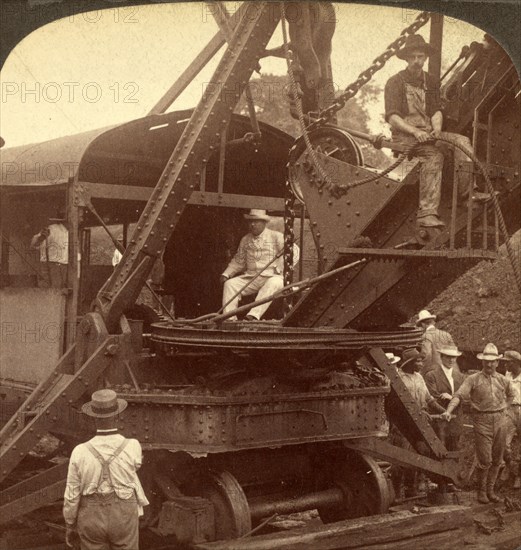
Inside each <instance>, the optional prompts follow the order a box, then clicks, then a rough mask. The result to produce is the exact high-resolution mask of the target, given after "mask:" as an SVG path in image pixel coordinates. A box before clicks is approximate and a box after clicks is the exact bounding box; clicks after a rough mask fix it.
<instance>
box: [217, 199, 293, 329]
mask: <svg viewBox="0 0 521 550" xmlns="http://www.w3.org/2000/svg"><path fill="white" fill-rule="evenodd" d="M244 218H245V219H246V220H248V225H249V230H250V231H249V233H248V234H247V235H245V236H244V237H243V238H242V239H241V242H240V244H239V249H238V250H237V253H236V254H235V256H234V257H233V258H232V261H231V262H230V263H229V264H228V267H227V268H226V269H225V270H224V272H223V274H222V275H221V283H223V284H224V290H223V312H224V313H228V312H230V311H233V310H234V309H236V308H237V306H238V304H239V299H240V298H241V296H248V295H251V294H257V298H256V300H262V299H264V298H268V297H270V296H272V295H273V294H274V293H275V292H277V291H278V290H280V289H281V288H282V287H283V286H284V280H283V273H284V268H283V257H282V256H283V252H284V235H282V233H280V232H279V231H273V230H272V229H269V228H268V227H267V225H268V222H269V221H270V217H269V216H268V215H267V214H266V210H260V209H257V208H254V209H252V210H250V212H249V213H248V214H245V216H244ZM298 258H299V249H298V246H297V245H294V246H293V262H294V263H296V262H298ZM270 303H271V302H267V303H265V304H261V305H259V306H256V307H254V308H252V309H250V311H249V312H248V315H247V316H246V320H248V321H255V320H258V319H260V318H261V317H262V316H263V315H264V313H265V312H266V310H267V309H268V307H269V306H270ZM230 319H232V320H234V319H236V318H235V317H231V318H230Z"/></svg>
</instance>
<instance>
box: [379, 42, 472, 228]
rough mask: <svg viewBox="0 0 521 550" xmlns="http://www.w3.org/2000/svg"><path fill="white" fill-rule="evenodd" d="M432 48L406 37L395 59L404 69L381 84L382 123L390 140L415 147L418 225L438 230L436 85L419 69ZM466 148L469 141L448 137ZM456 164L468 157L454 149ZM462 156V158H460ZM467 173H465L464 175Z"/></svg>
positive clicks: (439, 119)
mask: <svg viewBox="0 0 521 550" xmlns="http://www.w3.org/2000/svg"><path fill="white" fill-rule="evenodd" d="M433 52H434V48H432V46H431V45H430V44H428V43H427V42H425V40H424V39H423V37H422V36H421V35H419V34H414V35H411V36H409V37H407V40H406V42H405V46H404V47H403V48H402V49H401V50H399V51H398V52H397V54H396V57H398V58H399V59H403V60H404V61H406V62H407V68H406V69H405V70H403V71H400V72H399V73H397V74H395V75H394V76H392V77H391V78H390V79H389V80H388V81H387V84H386V85H385V120H386V121H387V122H388V123H389V124H390V125H391V128H392V134H393V140H394V141H396V142H398V143H401V144H404V145H417V147H416V149H415V151H414V155H415V156H416V157H418V158H419V160H420V164H421V168H420V200H419V208H418V214H417V218H418V225H419V226H422V227H442V226H444V225H445V224H444V223H443V221H442V220H441V218H440V216H439V213H438V208H439V205H440V198H441V178H442V170H443V153H442V151H441V150H440V148H439V147H438V146H437V145H436V144H435V141H434V140H435V139H436V138H438V137H440V133H441V131H442V126H443V114H442V111H441V100H440V85H439V82H438V81H437V79H436V78H434V77H433V76H432V75H430V74H429V73H426V72H425V71H424V70H423V65H424V64H425V61H426V60H427V57H428V56H429V55H431V54H432V53H433ZM451 137H452V138H454V139H456V140H457V141H458V142H459V143H461V144H462V145H465V146H466V147H467V148H469V149H470V140H469V139H468V138H466V137H464V136H460V135H458V134H451ZM454 154H455V159H456V162H459V161H461V160H467V159H468V157H466V155H464V154H463V153H461V152H460V151H459V150H457V149H456V151H455V153H454ZM462 155H463V159H462V158H461V156H462ZM468 175H470V177H472V175H471V174H467V176H468ZM464 178H465V176H464V175H463V176H461V177H460V186H461V187H463V189H460V195H464V194H465V193H467V194H468V187H469V182H468V180H466V181H465V179H464Z"/></svg>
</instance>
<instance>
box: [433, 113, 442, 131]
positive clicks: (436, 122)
mask: <svg viewBox="0 0 521 550" xmlns="http://www.w3.org/2000/svg"><path fill="white" fill-rule="evenodd" d="M431 124H432V136H433V137H439V136H440V133H441V129H442V127H443V114H442V112H441V111H436V112H435V113H434V114H433V115H432V117H431Z"/></svg>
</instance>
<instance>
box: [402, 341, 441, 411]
mask: <svg viewBox="0 0 521 550" xmlns="http://www.w3.org/2000/svg"><path fill="white" fill-rule="evenodd" d="M422 366H423V358H422V355H421V353H420V352H419V351H418V350H417V349H416V348H410V349H406V350H405V351H404V352H403V354H402V364H401V366H400V369H401V371H399V372H400V378H401V379H402V380H403V383H404V384H405V386H406V387H407V389H408V390H409V392H410V394H411V395H412V397H413V399H414V400H415V401H416V403H417V404H418V407H420V410H422V411H429V410H434V411H435V412H438V413H444V412H445V409H444V407H442V406H441V405H439V404H438V403H437V402H436V399H434V397H433V396H432V395H431V394H430V393H429V390H428V388H427V385H426V384H425V380H424V379H423V376H422V375H421V374H420V370H421V368H422Z"/></svg>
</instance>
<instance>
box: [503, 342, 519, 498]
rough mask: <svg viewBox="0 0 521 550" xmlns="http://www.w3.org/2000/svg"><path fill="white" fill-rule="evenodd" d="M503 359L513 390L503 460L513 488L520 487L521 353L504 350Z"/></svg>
mask: <svg viewBox="0 0 521 550" xmlns="http://www.w3.org/2000/svg"><path fill="white" fill-rule="evenodd" d="M503 360H504V361H506V362H507V373H506V375H505V376H506V378H507V379H508V380H510V383H511V384H512V388H513V390H514V398H513V400H512V403H511V404H510V407H509V408H508V411H507V423H508V428H507V443H506V449H505V462H506V464H507V469H508V473H509V474H510V475H509V478H510V481H511V482H512V486H513V487H514V489H519V488H520V487H521V353H519V352H518V351H513V350H509V351H505V354H504V356H503Z"/></svg>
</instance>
